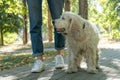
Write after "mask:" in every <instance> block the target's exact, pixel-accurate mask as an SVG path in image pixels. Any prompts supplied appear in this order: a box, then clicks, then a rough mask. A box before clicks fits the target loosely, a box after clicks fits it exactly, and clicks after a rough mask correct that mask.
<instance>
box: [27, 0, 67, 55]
mask: <svg viewBox="0 0 120 80" xmlns="http://www.w3.org/2000/svg"><path fill="white" fill-rule="evenodd" d="M47 2H48V5H49V9H50V12H51V16H52V19H53V20H54V19H57V18H59V17H60V15H61V14H62V9H63V6H64V0H48V1H47ZM27 4H28V9H29V19H30V35H31V43H32V50H33V56H35V57H36V56H41V55H43V54H44V49H43V40H42V27H41V26H42V0H27ZM53 25H54V24H53ZM54 40H55V49H56V50H61V49H63V48H64V47H65V38H64V36H63V35H61V34H59V33H57V32H56V30H55V28H54Z"/></svg>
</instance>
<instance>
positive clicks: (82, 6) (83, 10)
mask: <svg viewBox="0 0 120 80" xmlns="http://www.w3.org/2000/svg"><path fill="white" fill-rule="evenodd" d="M79 15H81V16H82V17H83V18H85V19H88V1H87V0H79Z"/></svg>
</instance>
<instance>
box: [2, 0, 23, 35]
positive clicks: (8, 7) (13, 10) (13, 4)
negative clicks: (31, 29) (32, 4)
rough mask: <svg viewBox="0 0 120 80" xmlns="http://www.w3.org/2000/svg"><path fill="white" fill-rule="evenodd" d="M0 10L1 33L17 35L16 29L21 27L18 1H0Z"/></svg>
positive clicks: (20, 10)
mask: <svg viewBox="0 0 120 80" xmlns="http://www.w3.org/2000/svg"><path fill="white" fill-rule="evenodd" d="M0 9H1V10H0V28H1V33H2V34H4V33H7V32H9V33H14V32H16V33H18V28H20V27H23V20H22V15H21V14H22V5H21V3H20V2H19V1H18V0H1V1H0ZM2 36H3V35H2Z"/></svg>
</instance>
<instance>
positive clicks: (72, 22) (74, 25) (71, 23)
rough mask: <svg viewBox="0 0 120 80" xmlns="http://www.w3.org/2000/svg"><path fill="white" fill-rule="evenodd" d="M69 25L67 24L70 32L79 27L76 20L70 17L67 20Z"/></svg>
mask: <svg viewBox="0 0 120 80" xmlns="http://www.w3.org/2000/svg"><path fill="white" fill-rule="evenodd" d="M69 22H70V26H69V31H70V32H72V33H76V32H77V31H78V30H79V29H78V27H79V25H78V24H77V22H76V20H75V19H74V18H70V20H69Z"/></svg>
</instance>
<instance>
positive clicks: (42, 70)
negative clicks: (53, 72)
mask: <svg viewBox="0 0 120 80" xmlns="http://www.w3.org/2000/svg"><path fill="white" fill-rule="evenodd" d="M43 71H45V69H44V70H41V71H31V73H41V72H43Z"/></svg>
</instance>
